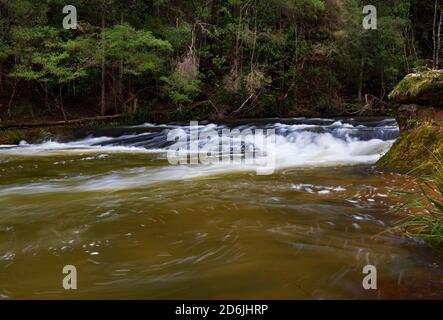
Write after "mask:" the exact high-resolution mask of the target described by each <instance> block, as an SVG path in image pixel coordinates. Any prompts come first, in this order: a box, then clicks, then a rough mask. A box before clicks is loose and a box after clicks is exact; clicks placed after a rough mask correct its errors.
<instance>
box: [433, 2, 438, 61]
mask: <svg viewBox="0 0 443 320" xmlns="http://www.w3.org/2000/svg"><path fill="white" fill-rule="evenodd" d="M437 11H438V0H435V6H434V22H433V24H432V42H433V52H432V69H436V68H437V31H436V29H437Z"/></svg>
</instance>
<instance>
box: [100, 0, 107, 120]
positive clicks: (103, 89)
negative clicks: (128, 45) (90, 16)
mask: <svg viewBox="0 0 443 320" xmlns="http://www.w3.org/2000/svg"><path fill="white" fill-rule="evenodd" d="M101 58H102V59H101V60H102V61H101V71H102V74H101V101H100V107H101V115H102V116H104V115H105V114H106V83H105V82H106V79H105V78H106V69H105V67H106V61H105V0H103V1H102V57H101Z"/></svg>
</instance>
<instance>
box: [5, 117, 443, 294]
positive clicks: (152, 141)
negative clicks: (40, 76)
mask: <svg viewBox="0 0 443 320" xmlns="http://www.w3.org/2000/svg"><path fill="white" fill-rule="evenodd" d="M178 128H183V130H184V131H185V132H186V130H187V125H186V124H178V123H172V124H166V125H154V124H145V125H142V126H136V127H121V128H109V129H97V130H93V131H78V132H76V136H77V137H78V139H76V140H74V141H58V140H56V139H55V140H54V141H46V142H43V143H41V144H34V145H31V144H27V143H25V142H22V143H21V144H20V145H17V146H0V298H6V299H8V298H31V299H49V298H85V299H92V298H140V299H162V298H166V299H170V298H180V299H225V298H226V299H230V298H232V299H236V298H243V299H266V298H273V299H278V298H282V299H297V298H303V299H323V298H339V299H340V298H369V299H375V298H414V297H416V298H423V297H428V298H437V297H442V296H443V284H442V279H443V269H442V268H441V264H442V263H443V259H442V257H441V256H439V255H438V254H436V252H435V251H433V249H431V248H429V247H427V246H426V245H425V244H423V243H421V242H418V241H413V240H411V239H406V238H403V237H401V236H400V235H397V234H390V233H382V232H383V231H385V230H386V229H387V228H388V227H389V226H390V225H391V224H392V223H393V222H395V221H397V220H398V219H399V217H398V216H395V215H393V214H391V213H388V211H389V210H390V209H392V208H393V207H394V206H396V205H397V204H398V202H399V201H401V199H399V197H398V196H397V191H399V190H413V189H414V185H413V182H412V181H413V180H412V179H411V178H410V177H408V176H404V175H399V174H393V173H382V172H378V171H376V170H375V168H374V164H375V163H376V161H377V160H378V159H379V158H380V157H381V156H382V155H383V154H384V153H385V152H387V151H388V150H389V148H390V147H391V146H392V144H393V142H394V141H395V139H396V138H397V135H398V127H397V125H396V123H395V121H394V120H393V119H390V118H360V119H359V118H356V119H304V118H296V119H270V120H261V121H250V122H239V123H227V124H202V125H201V126H200V128H199V129H200V130H202V131H203V132H204V131H205V130H206V131H207V130H212V131H215V132H220V131H221V130H223V129H226V128H229V129H235V128H237V129H239V130H243V129H245V128H246V129H251V130H255V129H272V130H275V133H276V140H275V143H276V151H275V165H276V168H275V171H274V173H273V174H271V175H257V173H256V171H255V170H252V169H251V168H250V167H248V166H246V165H244V164H243V163H241V161H240V162H235V161H231V162H230V163H225V164H223V163H221V164H196V165H190V164H182V165H171V164H170V163H169V162H168V159H167V150H168V148H169V147H171V145H173V142H171V141H168V139H167V135H168V132H170V130H173V129H178ZM231 138H232V139H236V137H231ZM208 144H210V142H208V141H206V142H203V143H201V142H199V144H198V146H199V148H203V147H205V146H206V147H207V146H208ZM209 147H210V145H209ZM244 147H245V148H246V147H247V145H245V146H244ZM261 151H263V152H266V150H261ZM65 265H72V266H75V267H76V270H77V277H78V288H77V290H70V291H66V290H64V288H63V287H62V279H63V276H64V275H63V274H62V270H63V267H64V266H65ZM365 265H374V266H376V267H377V277H378V290H375V291H374V290H365V289H364V288H363V287H362V279H363V277H364V275H363V274H362V270H363V268H364V266H365Z"/></svg>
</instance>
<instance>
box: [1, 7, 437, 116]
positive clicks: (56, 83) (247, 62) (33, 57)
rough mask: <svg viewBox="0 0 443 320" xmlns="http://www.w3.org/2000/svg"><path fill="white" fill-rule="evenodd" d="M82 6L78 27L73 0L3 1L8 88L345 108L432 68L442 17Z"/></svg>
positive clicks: (78, 96)
mask: <svg viewBox="0 0 443 320" xmlns="http://www.w3.org/2000/svg"><path fill="white" fill-rule="evenodd" d="M72 4H73V5H75V6H76V7H77V9H78V13H79V28H78V29H77V30H64V29H62V27H61V22H62V19H63V15H62V14H61V8H62V7H63V5H65V3H64V2H63V1H60V0H45V1H37V0H14V1H12V0H7V1H6V0H5V1H2V4H1V5H0V70H1V72H2V74H3V75H4V76H6V75H9V77H8V78H7V82H8V83H7V85H6V88H7V90H8V91H9V92H11V91H12V89H13V88H16V82H17V81H18V80H19V81H20V86H18V88H19V90H20V93H19V94H18V95H17V96H26V97H27V98H29V99H30V100H34V102H35V100H38V99H37V97H40V100H43V98H42V97H45V99H46V100H47V99H48V98H47V96H49V98H50V99H51V98H52V99H53V100H54V102H55V104H56V105H60V104H63V101H65V100H66V101H67V102H68V101H69V102H71V104H75V103H80V102H83V101H84V100H88V99H89V98H91V96H92V97H95V98H96V100H95V101H96V102H95V104H96V105H98V104H99V101H101V100H100V98H101V90H100V89H101V88H104V90H105V96H106V98H107V101H106V102H107V108H108V110H109V111H110V110H111V107H113V109H112V110H115V112H127V111H129V110H136V109H137V108H136V107H133V106H132V105H131V104H132V103H135V101H136V102H137V103H139V104H140V105H144V104H147V103H152V102H153V101H154V99H158V97H159V96H160V97H162V98H163V101H159V100H156V101H158V102H159V104H160V105H164V104H165V103H171V104H173V105H174V107H175V108H179V109H181V108H185V107H189V106H190V105H194V104H198V103H201V102H203V101H206V100H211V101H213V102H217V103H220V104H217V106H216V107H222V108H223V110H222V111H223V112H224V113H225V114H231V115H233V114H234V113H233V112H234V111H235V110H237V109H238V108H239V106H242V105H243V103H245V104H244V105H243V106H244V107H243V108H242V109H241V110H240V111H239V112H237V113H235V116H238V117H241V116H250V115H260V114H266V115H270V116H273V115H285V114H286V115H291V114H297V113H306V112H307V111H309V113H310V114H311V113H312V114H315V113H316V112H317V113H318V112H327V113H330V114H337V113H341V112H340V111H343V110H340V108H341V107H342V106H341V103H342V100H344V101H346V102H350V103H357V101H358V100H359V98H361V97H359V96H358V95H359V94H361V95H364V94H366V93H368V94H373V95H375V96H377V97H383V98H386V93H387V92H389V91H390V90H391V89H392V88H393V87H394V86H395V84H396V83H397V82H398V81H399V80H400V79H401V78H402V77H403V76H404V75H405V74H406V73H408V72H410V71H411V70H413V69H414V68H416V70H424V68H425V67H426V61H425V60H426V59H428V58H429V57H428V54H427V52H429V40H430V39H429V34H431V33H432V32H430V31H431V30H432V21H431V22H430V20H432V17H433V16H432V13H433V12H432V6H429V5H428V4H422V3H421V2H419V1H418V0H396V1H395V6H392V5H391V4H389V3H386V1H382V0H374V2H373V3H372V4H374V5H375V6H376V7H377V9H378V30H373V31H366V30H363V28H362V24H361V22H362V19H363V14H362V7H363V5H364V4H367V3H366V2H365V1H361V0H343V1H324V0H272V1H268V0H217V1H215V0H210V1H203V0H195V1H170V0H147V1H141V0H130V1H126V2H121V1H115V0H105V1H102V0H90V1H87V0H76V1H74V2H73V3H72ZM102 6H103V7H102ZM418 9H423V13H422V14H419V13H418ZM102 22H103V23H104V25H103V26H102ZM190 52H191V53H192V59H193V64H192V65H193V68H195V70H192V72H191V74H192V76H191V77H187V76H184V73H183V72H181V71H180V66H179V64H180V63H182V62H183V59H186V58H189V57H190V56H189V53H190ZM197 75H198V76H197ZM258 75H260V76H259V77H258ZM3 78H4V77H3ZM252 78H254V79H255V80H254V81H251V79H252ZM259 78H260V79H259ZM256 80H259V81H256ZM24 88H26V89H24ZM25 90H26V91H25ZM148 92H149V94H148ZM151 93H152V94H151ZM31 97H32V99H31ZM228 97H232V98H233V100H230V99H229V98H228ZM338 97H340V98H341V99H340V98H338ZM82 99H84V100H82ZM88 101H89V100H88ZM245 101H246V102H245ZM14 102H15V101H14ZM111 102H112V103H111ZM89 103H90V102H89ZM46 104H47V105H48V106H49V103H48V102H47V101H46ZM111 104H112V105H111ZM213 110H214V108H213Z"/></svg>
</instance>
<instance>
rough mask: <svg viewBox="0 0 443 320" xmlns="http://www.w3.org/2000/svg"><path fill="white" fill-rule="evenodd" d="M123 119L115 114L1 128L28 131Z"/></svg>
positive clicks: (8, 125) (2, 128)
mask: <svg viewBox="0 0 443 320" xmlns="http://www.w3.org/2000/svg"><path fill="white" fill-rule="evenodd" d="M121 117H123V115H122V114H114V115H110V116H97V117H88V118H81V119H72V120H66V121H65V120H62V121H49V122H39V123H25V124H7V125H3V126H0V131H1V130H9V129H26V128H38V127H54V126H63V125H70V124H79V123H82V122H88V121H107V120H113V119H118V118H121Z"/></svg>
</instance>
